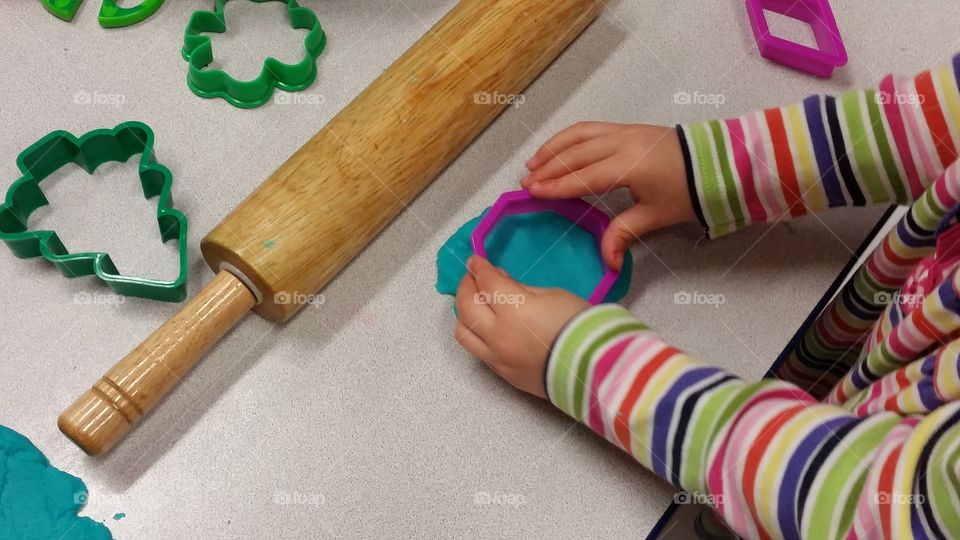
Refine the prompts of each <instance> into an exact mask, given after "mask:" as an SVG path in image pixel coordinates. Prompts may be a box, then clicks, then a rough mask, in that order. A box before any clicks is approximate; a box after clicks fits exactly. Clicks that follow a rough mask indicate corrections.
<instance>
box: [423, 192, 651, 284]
mask: <svg viewBox="0 0 960 540" xmlns="http://www.w3.org/2000/svg"><path fill="white" fill-rule="evenodd" d="M487 210H489V208H488V209H487ZM484 214H486V210H485V211H484ZM482 218H483V214H481V215H480V216H479V217H477V218H475V219H472V220H470V221H468V222H467V223H466V224H464V225H463V226H462V227H460V229H459V230H458V231H457V232H456V233H454V235H453V236H451V237H450V239H449V240H447V242H446V243H445V244H444V245H443V247H441V248H440V251H439V252H438V253H437V292H439V293H441V294H449V295H454V294H456V293H457V288H458V287H459V286H460V281H461V280H462V279H463V276H464V275H466V273H467V268H466V266H465V264H466V261H467V259H469V258H470V256H471V255H473V245H472V244H471V242H470V235H471V234H472V233H473V230H474V229H475V228H476V227H477V224H478V223H480V220H481V219H482ZM485 245H486V248H487V256H488V258H489V259H490V262H492V263H493V264H494V265H496V266H499V267H500V268H503V269H504V270H506V271H507V273H508V274H510V276H511V277H512V278H514V279H516V280H517V281H519V282H521V283H523V284H525V285H531V286H534V287H550V288H561V289H566V290H567V291H570V292H572V293H573V294H575V295H577V296H579V297H581V298H583V299H584V300H586V299H588V298H589V297H590V294H591V293H593V290H594V289H596V288H597V284H599V283H600V279H601V278H602V277H603V274H604V272H605V271H606V267H605V266H604V264H603V260H602V259H601V258H600V249H599V246H598V245H597V239H596V238H595V237H594V236H593V234H592V233H590V232H588V231H586V230H584V229H582V228H580V227H578V226H576V225H574V224H573V222H572V221H570V220H569V219H567V218H565V217H563V216H561V215H559V214H557V213H555V212H536V213H532V214H518V215H515V216H507V217H505V218H502V219H500V221H498V222H497V225H496V227H494V229H493V230H492V231H490V234H489V235H487V239H486V243H485ZM632 273H633V256H632V255H631V254H630V252H629V251H628V252H627V253H626V256H625V258H624V261H623V270H622V271H621V272H620V278H619V279H618V280H617V282H616V283H615V284H614V286H613V288H612V289H610V292H609V293H608V294H607V297H606V299H605V301H607V302H616V301H618V300H620V299H622V298H623V297H624V296H626V295H627V292H628V291H629V289H630V276H631V274H632Z"/></svg>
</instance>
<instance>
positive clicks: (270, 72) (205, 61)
mask: <svg viewBox="0 0 960 540" xmlns="http://www.w3.org/2000/svg"><path fill="white" fill-rule="evenodd" d="M227 1H228V0H216V4H215V7H214V11H195V12H194V13H193V15H191V16H190V22H189V23H187V29H186V30H185V31H184V35H183V51H182V54H183V59H184V60H186V61H187V64H188V69H187V86H189V87H190V90H192V91H193V93H194V94H196V95H198V96H200V97H202V98H217V97H219V98H223V99H225V100H226V101H227V102H228V103H230V104H231V105H234V106H236V107H240V108H241V109H253V108H256V107H259V106H261V105H263V104H264V103H266V102H267V101H269V100H270V96H272V95H273V91H274V89H275V88H279V89H281V90H285V91H287V92H299V91H300V90H304V89H306V88H308V87H309V86H310V85H311V84H313V81H315V80H316V79H317V59H318V58H320V55H321V54H322V53H323V49H324V48H325V47H326V45H327V36H326V34H325V33H324V31H323V28H321V27H320V20H319V19H318V18H317V14H316V13H314V12H313V11H312V10H310V9H307V8H305V7H301V6H300V4H298V3H297V1H296V0H251V1H253V2H271V1H272V2H276V1H281V2H284V1H285V2H286V3H287V15H288V16H289V19H290V25H291V26H292V27H293V28H297V29H306V30H307V37H306V38H305V39H304V42H303V45H304V50H305V51H306V55H305V56H304V58H303V60H301V61H300V62H297V63H296V64H284V63H283V62H281V61H279V60H277V59H276V58H272V57H268V58H267V59H266V60H265V61H264V62H263V69H262V70H260V74H259V75H257V76H256V77H255V78H254V79H252V80H249V81H238V80H237V79H234V78H233V77H231V76H230V75H228V74H227V73H226V72H225V71H223V70H220V69H204V68H206V67H207V66H208V65H210V63H211V62H213V45H212V43H211V41H210V37H209V36H204V35H202V34H209V33H217V34H220V33H223V32H225V31H226V30H227V21H226V17H225V15H224V6H225V5H226V3H227Z"/></svg>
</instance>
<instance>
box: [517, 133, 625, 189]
mask: <svg viewBox="0 0 960 540" xmlns="http://www.w3.org/2000/svg"><path fill="white" fill-rule="evenodd" d="M616 151H617V145H616V141H614V140H611V138H609V137H597V138H595V139H590V140H589V141H586V142H583V143H580V144H578V145H575V146H571V147H570V148H567V149H566V150H564V151H563V152H561V153H559V154H558V155H556V156H554V157H553V159H551V160H550V161H548V162H547V163H545V164H544V165H543V166H541V167H540V168H538V169H537V170H535V171H533V172H532V173H530V174H529V175H527V177H526V178H524V179H523V180H522V181H521V182H520V185H521V186H523V187H524V188H528V187H530V185H531V184H534V183H536V182H542V181H545V180H553V179H555V178H559V177H561V176H565V175H567V174H570V173H572V172H575V171H579V170H580V169H583V168H584V167H587V166H588V165H593V164H594V163H597V162H600V161H603V160H604V159H606V158H608V157H610V156H612V155H613V154H614V153H616Z"/></svg>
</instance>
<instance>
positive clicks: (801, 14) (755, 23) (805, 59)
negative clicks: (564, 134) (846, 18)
mask: <svg viewBox="0 0 960 540" xmlns="http://www.w3.org/2000/svg"><path fill="white" fill-rule="evenodd" d="M765 9H766V10H768V11H772V12H774V13H779V14H780V15H785V16H787V17H790V18H792V19H797V20H798V21H803V22H805V23H807V24H809V25H810V29H811V30H813V37H814V38H815V39H816V41H817V47H818V48H817V49H814V48H811V47H807V46H806V45H801V44H799V43H794V42H792V41H787V40H786V39H783V38H780V37H777V36H775V35H773V34H771V33H770V27H769V26H768V25H767V18H766V16H765V15H764V13H763V10H765ZM747 14H748V15H749V16H750V26H751V27H752V28H753V35H754V37H756V38H757V47H759V49H760V56H762V57H764V58H766V59H767V60H773V61H774V62H778V63H780V64H783V65H785V66H789V67H792V68H794V69H799V70H801V71H806V72H807V73H810V74H811V75H816V76H818V77H823V78H827V77H830V76H831V75H833V70H834V69H836V68H838V67H840V66H843V65H846V63H847V50H846V48H845V47H844V46H843V39H842V38H841V37H840V29H839V28H838V27H837V20H836V19H835V18H834V17H833V10H832V9H831V8H830V2H829V1H828V0H747Z"/></svg>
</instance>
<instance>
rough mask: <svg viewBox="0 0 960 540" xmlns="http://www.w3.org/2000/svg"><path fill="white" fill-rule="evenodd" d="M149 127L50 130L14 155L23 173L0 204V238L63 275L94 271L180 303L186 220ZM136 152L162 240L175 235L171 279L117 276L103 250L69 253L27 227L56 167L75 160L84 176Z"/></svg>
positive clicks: (126, 289) (125, 287) (131, 290)
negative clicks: (175, 267) (175, 266)
mask: <svg viewBox="0 0 960 540" xmlns="http://www.w3.org/2000/svg"><path fill="white" fill-rule="evenodd" d="M153 142H154V135H153V131H152V130H151V129H150V128H149V127H148V126H147V125H146V124H143V123H141V122H124V123H122V124H120V125H118V126H117V127H115V128H113V129H98V130H95V131H91V132H89V133H87V134H85V135H83V136H81V137H80V138H77V137H75V136H73V135H72V134H70V133H68V132H66V131H54V132H53V133H50V134H49V135H47V136H45V137H43V138H42V139H40V140H39V141H37V142H36V143H34V144H33V145H31V146H30V147H29V148H27V149H26V150H24V151H23V152H21V153H20V155H19V156H18V157H17V167H18V168H19V169H20V172H21V174H22V176H21V177H20V179H19V180H17V181H16V182H14V183H13V185H12V186H10V189H8V190H7V195H6V199H5V201H4V203H3V204H2V205H0V241H3V242H4V243H5V244H6V245H7V247H8V248H10V251H12V252H13V254H14V255H15V256H17V257H19V258H21V259H28V258H33V257H43V258H44V259H46V260H48V261H50V262H51V263H53V265H54V266H56V267H57V269H58V270H60V273H61V274H63V275H64V276H66V277H79V276H89V275H96V276H97V277H98V278H99V279H100V280H101V281H103V282H104V283H106V284H107V285H108V286H110V288H111V289H113V290H114V292H116V293H117V294H121V295H124V296H136V297H140V298H149V299H152V300H161V301H164V302H182V301H183V300H184V299H185V298H186V296H187V287H186V282H187V218H186V217H184V215H183V214H182V213H180V212H179V211H178V210H175V209H174V208H173V207H172V205H173V201H172V199H171V196H170V189H171V186H172V184H173V175H172V174H171V173H170V170H169V169H167V168H166V167H164V166H163V165H160V164H158V163H157V161H156V156H155V155H154V153H153ZM136 154H140V155H141V157H140V165H139V167H138V170H139V176H140V185H141V187H142V189H143V195H144V197H146V198H147V199H151V198H153V197H159V199H158V203H157V224H158V226H159V227H160V238H161V240H162V241H163V242H167V241H169V240H173V239H177V240H178V241H179V242H180V244H179V248H180V269H179V275H178V277H177V278H176V279H175V280H174V281H170V282H166V281H158V280H153V279H146V278H139V277H131V276H124V275H121V274H120V272H119V271H118V270H117V267H116V266H115V265H114V263H113V261H112V260H111V259H110V256H109V255H107V254H106V253H95V252H88V253H70V252H69V251H67V248H66V247H65V246H64V245H63V242H62V241H61V240H60V238H59V237H58V236H57V233H55V232H53V231H30V230H29V229H28V227H27V220H28V219H29V217H30V214H31V213H33V211H34V210H36V209H38V208H40V207H42V206H46V205H47V204H49V201H47V198H46V196H45V195H44V193H43V190H42V189H41V188H40V183H41V182H42V181H43V180H45V179H46V178H47V177H49V176H50V175H51V174H52V173H53V172H54V171H56V170H58V169H60V168H61V167H63V166H65V165H67V164H68V163H74V164H76V165H78V166H80V167H81V168H83V169H84V170H85V171H87V173H88V174H93V172H94V171H95V170H96V169H97V167H99V166H100V165H102V164H104V163H107V162H110V161H117V162H125V161H127V160H128V159H130V158H131V157H132V156H134V155H136Z"/></svg>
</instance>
